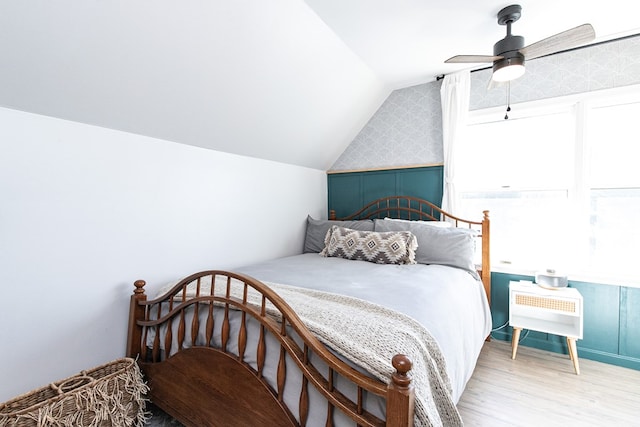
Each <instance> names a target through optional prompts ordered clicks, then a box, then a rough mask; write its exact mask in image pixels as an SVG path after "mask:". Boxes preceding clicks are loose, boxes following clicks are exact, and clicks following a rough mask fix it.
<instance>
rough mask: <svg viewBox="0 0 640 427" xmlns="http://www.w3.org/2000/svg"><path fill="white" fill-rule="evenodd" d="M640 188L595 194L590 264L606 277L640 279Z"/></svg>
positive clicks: (592, 200) (592, 204) (593, 198)
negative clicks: (639, 255)
mask: <svg viewBox="0 0 640 427" xmlns="http://www.w3.org/2000/svg"><path fill="white" fill-rule="evenodd" d="M638 218H640V189H639V188H635V189H615V190H592V191H591V236H590V238H591V245H590V246H591V248H590V260H589V265H590V267H591V268H592V269H593V270H594V272H597V273H599V274H605V275H606V276H609V277H611V276H617V277H621V276H623V277H628V278H635V279H640V270H638V267H637V264H638V260H639V258H638V253H639V251H638V244H639V243H638V242H640V227H639V226H638V225H637V224H636V221H637V219H638Z"/></svg>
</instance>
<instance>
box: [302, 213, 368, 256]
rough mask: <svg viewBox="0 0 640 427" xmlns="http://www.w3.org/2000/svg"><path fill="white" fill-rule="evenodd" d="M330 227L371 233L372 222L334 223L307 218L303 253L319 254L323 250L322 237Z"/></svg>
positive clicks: (366, 220) (332, 221)
mask: <svg viewBox="0 0 640 427" xmlns="http://www.w3.org/2000/svg"><path fill="white" fill-rule="evenodd" d="M332 225H338V226H340V227H346V228H351V229H353V230H360V231H373V221H372V220H370V219H363V220H357V221H334V220H328V219H313V218H311V215H309V216H307V234H306V235H305V238H304V249H303V253H305V254H306V253H320V251H321V250H323V249H324V237H325V236H326V235H327V231H329V228H330V227H331V226H332Z"/></svg>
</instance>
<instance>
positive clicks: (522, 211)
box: [456, 87, 640, 284]
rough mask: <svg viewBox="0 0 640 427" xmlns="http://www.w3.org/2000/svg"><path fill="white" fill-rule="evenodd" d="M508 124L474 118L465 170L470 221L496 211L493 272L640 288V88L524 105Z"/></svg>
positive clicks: (463, 191) (461, 190)
mask: <svg viewBox="0 0 640 427" xmlns="http://www.w3.org/2000/svg"><path fill="white" fill-rule="evenodd" d="M501 110H502V109H500V111H501ZM502 117H503V115H502V114H500V112H499V111H498V110H496V109H488V110H482V111H473V112H471V114H470V124H469V126H468V129H467V138H466V140H465V141H463V142H462V143H461V144H460V146H459V151H458V157H457V159H458V160H457V163H456V184H457V189H458V194H459V197H460V206H461V210H462V214H464V215H465V216H467V217H472V216H473V215H477V212H479V211H482V210H485V209H488V210H489V211H490V218H491V229H492V231H491V237H492V239H491V252H492V263H493V266H494V267H496V268H498V269H500V267H505V266H511V269H516V270H518V271H520V272H522V273H527V274H531V273H532V272H534V271H538V270H541V269H547V268H554V269H556V270H560V271H565V272H568V273H569V274H570V275H572V277H578V278H580V279H582V280H588V279H590V280H594V281H595V280H599V281H603V280H607V281H611V282H613V281H616V280H623V281H631V282H634V283H638V284H640V274H639V273H638V272H635V271H634V268H633V266H634V261H635V260H634V258H636V253H637V250H635V246H636V245H637V243H636V242H640V227H638V226H636V225H635V221H636V218H640V168H638V166H637V165H636V163H637V162H638V159H639V158H640V156H639V154H640V136H638V132H637V130H636V129H637V127H638V125H637V124H636V121H637V120H638V117H640V88H638V87H632V88H629V87H627V88H625V91H624V94H623V95H621V91H609V92H601V93H588V94H583V95H581V97H573V98H562V99H553V100H545V101H537V102H533V103H529V104H528V105H527V104H520V105H518V106H517V108H515V109H514V111H512V112H511V113H510V117H511V118H510V119H509V120H503V119H502ZM635 270H636V271H637V269H635Z"/></svg>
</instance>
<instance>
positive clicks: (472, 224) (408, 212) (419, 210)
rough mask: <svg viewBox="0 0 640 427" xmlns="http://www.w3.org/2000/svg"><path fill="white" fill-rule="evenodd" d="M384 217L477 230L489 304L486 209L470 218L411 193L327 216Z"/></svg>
mask: <svg viewBox="0 0 640 427" xmlns="http://www.w3.org/2000/svg"><path fill="white" fill-rule="evenodd" d="M376 218H378V219H383V218H397V219H407V220H421V221H450V222H452V223H453V224H454V226H455V227H464V228H470V229H475V230H478V232H479V233H480V235H479V237H480V238H481V239H482V263H481V265H480V268H479V269H478V273H479V274H480V277H481V278H482V283H483V285H484V290H485V292H486V294H487V300H488V301H489V304H491V256H490V251H489V248H490V245H489V243H490V228H489V211H483V217H482V220H481V221H471V220H467V219H462V218H458V217H457V216H455V215H453V214H451V213H449V212H445V211H443V210H442V209H441V208H439V207H438V206H436V205H434V204H433V203H431V202H429V201H427V200H423V199H419V198H417V197H411V196H390V197H382V198H380V199H377V200H374V201H373V202H371V203H369V204H368V205H366V206H365V207H363V208H362V209H360V210H359V211H357V212H355V213H353V214H351V215H349V216H345V217H342V218H336V213H335V211H334V210H330V211H329V219H332V220H354V219H376Z"/></svg>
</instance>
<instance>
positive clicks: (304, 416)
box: [299, 375, 309, 427]
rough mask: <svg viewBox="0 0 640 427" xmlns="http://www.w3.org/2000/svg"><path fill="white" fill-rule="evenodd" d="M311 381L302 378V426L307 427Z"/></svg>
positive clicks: (300, 406) (300, 405)
mask: <svg viewBox="0 0 640 427" xmlns="http://www.w3.org/2000/svg"><path fill="white" fill-rule="evenodd" d="M308 387H309V380H307V377H306V376H304V375H303V376H302V390H300V403H299V412H300V425H301V426H302V427H305V426H306V425H307V416H308V415H309V391H308Z"/></svg>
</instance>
